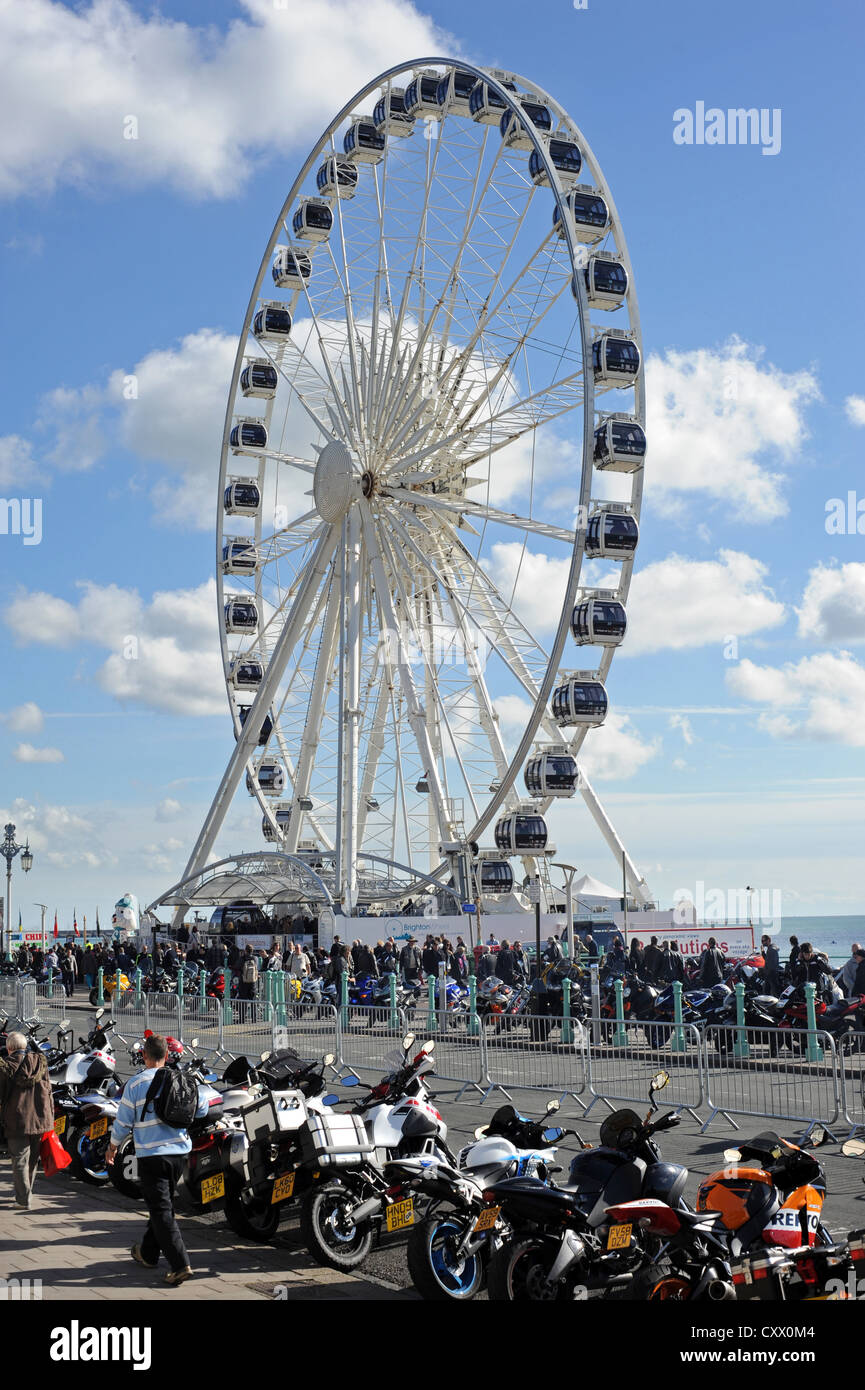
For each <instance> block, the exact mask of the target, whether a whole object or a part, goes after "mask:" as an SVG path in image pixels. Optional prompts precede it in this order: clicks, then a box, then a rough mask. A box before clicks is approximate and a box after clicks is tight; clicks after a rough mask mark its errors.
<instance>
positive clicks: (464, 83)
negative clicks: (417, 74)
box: [436, 68, 477, 116]
mask: <svg viewBox="0 0 865 1390" xmlns="http://www.w3.org/2000/svg"><path fill="white" fill-rule="evenodd" d="M476 82H477V78H476V77H475V75H474V73H473V72H466V70H465V68H454V70H453V72H449V73H448V74H447V75H446V76H445V77H443V78H442V79H441V81H440V82H439V84H438V90H437V91H436V101H437V102H438V106H439V110H440V111H452V112H453V113H454V115H456V116H468V115H469V105H470V102H471V99H472V92H473V91H474V88H475V84H476Z"/></svg>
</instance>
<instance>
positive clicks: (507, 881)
mask: <svg viewBox="0 0 865 1390" xmlns="http://www.w3.org/2000/svg"><path fill="white" fill-rule="evenodd" d="M475 878H476V880H477V885H478V888H479V890H480V892H481V893H512V892H513V888H514V871H513V869H512V868H511V866H510V864H509V863H508V861H507V859H482V860H481V861H480V863H479V864H477V865H476V866H475Z"/></svg>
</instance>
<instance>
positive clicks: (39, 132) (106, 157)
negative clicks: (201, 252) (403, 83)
mask: <svg viewBox="0 0 865 1390" xmlns="http://www.w3.org/2000/svg"><path fill="white" fill-rule="evenodd" d="M240 8H241V9H242V11H243V12H244V15H243V17H242V18H237V19H235V20H233V21H232V22H231V23H230V24H229V25H228V27H227V29H226V30H225V32H224V33H220V32H219V31H218V30H217V28H216V27H215V26H213V25H208V26H207V27H203V26H202V27H195V26H193V25H191V24H186V23H183V22H181V21H178V20H176V19H173V18H170V17H168V16H164V15H160V14H158V13H156V14H149V15H147V16H142V15H141V14H139V13H138V12H137V11H136V9H134V8H133V6H132V5H131V4H129V3H127V0H91V3H90V4H84V5H80V6H77V7H76V8H75V9H74V10H73V9H71V8H70V7H69V6H68V5H65V4H59V3H54V2H53V0H27V3H26V4H4V5H3V6H2V7H0V53H3V54H5V60H4V62H3V72H2V81H0V124H2V125H3V127H4V129H5V130H6V131H7V132H9V136H8V138H7V139H6V141H5V142H4V146H3V151H2V154H0V194H5V195H6V196H15V195H18V194H26V193H37V192H43V191H45V190H50V189H51V188H53V187H55V186H56V185H57V184H58V183H73V184H77V185H83V186H85V187H93V188H98V189H99V190H100V191H101V190H102V188H103V187H104V186H105V183H106V182H107V181H112V180H114V181H117V182H118V183H121V184H125V185H148V184H153V183H165V184H168V185H170V186H171V187H173V188H176V189H177V190H178V191H180V192H181V193H183V194H185V195H187V196H190V195H191V196H193V197H228V196H232V195H234V194H235V193H237V191H238V190H239V189H240V188H241V187H242V186H243V185H244V184H245V183H246V181H247V179H248V177H249V176H250V174H251V173H252V171H253V170H254V168H255V166H256V164H257V163H260V162H261V161H262V160H263V159H264V158H266V157H268V156H271V155H279V156H280V157H282V156H283V155H284V153H285V149H286V146H287V145H290V144H293V143H295V142H297V141H301V140H311V139H313V138H315V137H317V136H318V134H319V133H320V130H321V127H322V125H323V124H324V123H325V121H327V120H329V119H330V117H331V116H332V115H333V113H334V112H335V111H338V110H339V108H340V106H342V104H343V103H344V102H345V101H348V100H349V98H350V97H351V95H352V93H353V92H354V91H356V90H357V88H358V87H360V86H362V85H363V84H364V83H365V82H367V81H368V80H369V78H370V76H371V75H372V74H375V73H376V72H380V71H382V70H383V69H385V68H387V67H389V66H391V65H392V64H393V63H395V62H398V61H399V60H400V59H402V58H404V57H405V55H406V54H409V55H410V54H415V53H437V52H445V53H447V52H449V51H450V50H451V49H452V47H453V45H452V42H451V41H449V40H448V39H447V37H446V36H444V35H442V34H441V33H440V31H438V30H437V29H436V27H435V26H434V24H433V23H432V21H431V20H430V19H428V18H427V17H426V16H424V15H422V14H419V13H418V11H417V10H415V9H414V8H413V6H412V5H410V4H409V3H407V0H316V3H315V4H312V5H297V4H282V3H274V0H241V6H240ZM130 118H132V119H133V120H134V121H135V122H136V124H137V129H135V128H134V127H132V126H130V124H129V121H130ZM133 132H134V133H135V134H136V135H137V138H132V139H130V138H128V135H129V133H133ZM125 134H126V138H124V135H125Z"/></svg>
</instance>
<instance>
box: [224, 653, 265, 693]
mask: <svg viewBox="0 0 865 1390" xmlns="http://www.w3.org/2000/svg"><path fill="white" fill-rule="evenodd" d="M228 679H229V681H230V682H231V685H232V686H233V688H234V689H235V690H257V689H258V687H259V686H260V685H261V682H262V681H263V680H264V666H263V664H262V662H261V660H260V659H259V657H258V656H255V655H251V656H236V657H235V658H234V660H233V661H232V662H231V665H230V666H229V668H228Z"/></svg>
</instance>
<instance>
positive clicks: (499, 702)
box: [493, 695, 534, 743]
mask: <svg viewBox="0 0 865 1390" xmlns="http://www.w3.org/2000/svg"><path fill="white" fill-rule="evenodd" d="M493 707H494V709H495V712H496V714H497V715H498V716H499V726H500V728H501V732H502V738H503V739H504V741H505V743H509V742H511V740H512V739H514V736H516V738H517V739H519V738H521V737H522V735H523V734H524V733H525V730H526V725H527V724H528V722H529V720H530V718H531V715H532V710H533V709H534V706H533V705H532V704H531V702H530V701H529V700H524V699H523V697H522V696H521V695H499V696H497V697H496V699H494V700H493Z"/></svg>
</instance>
